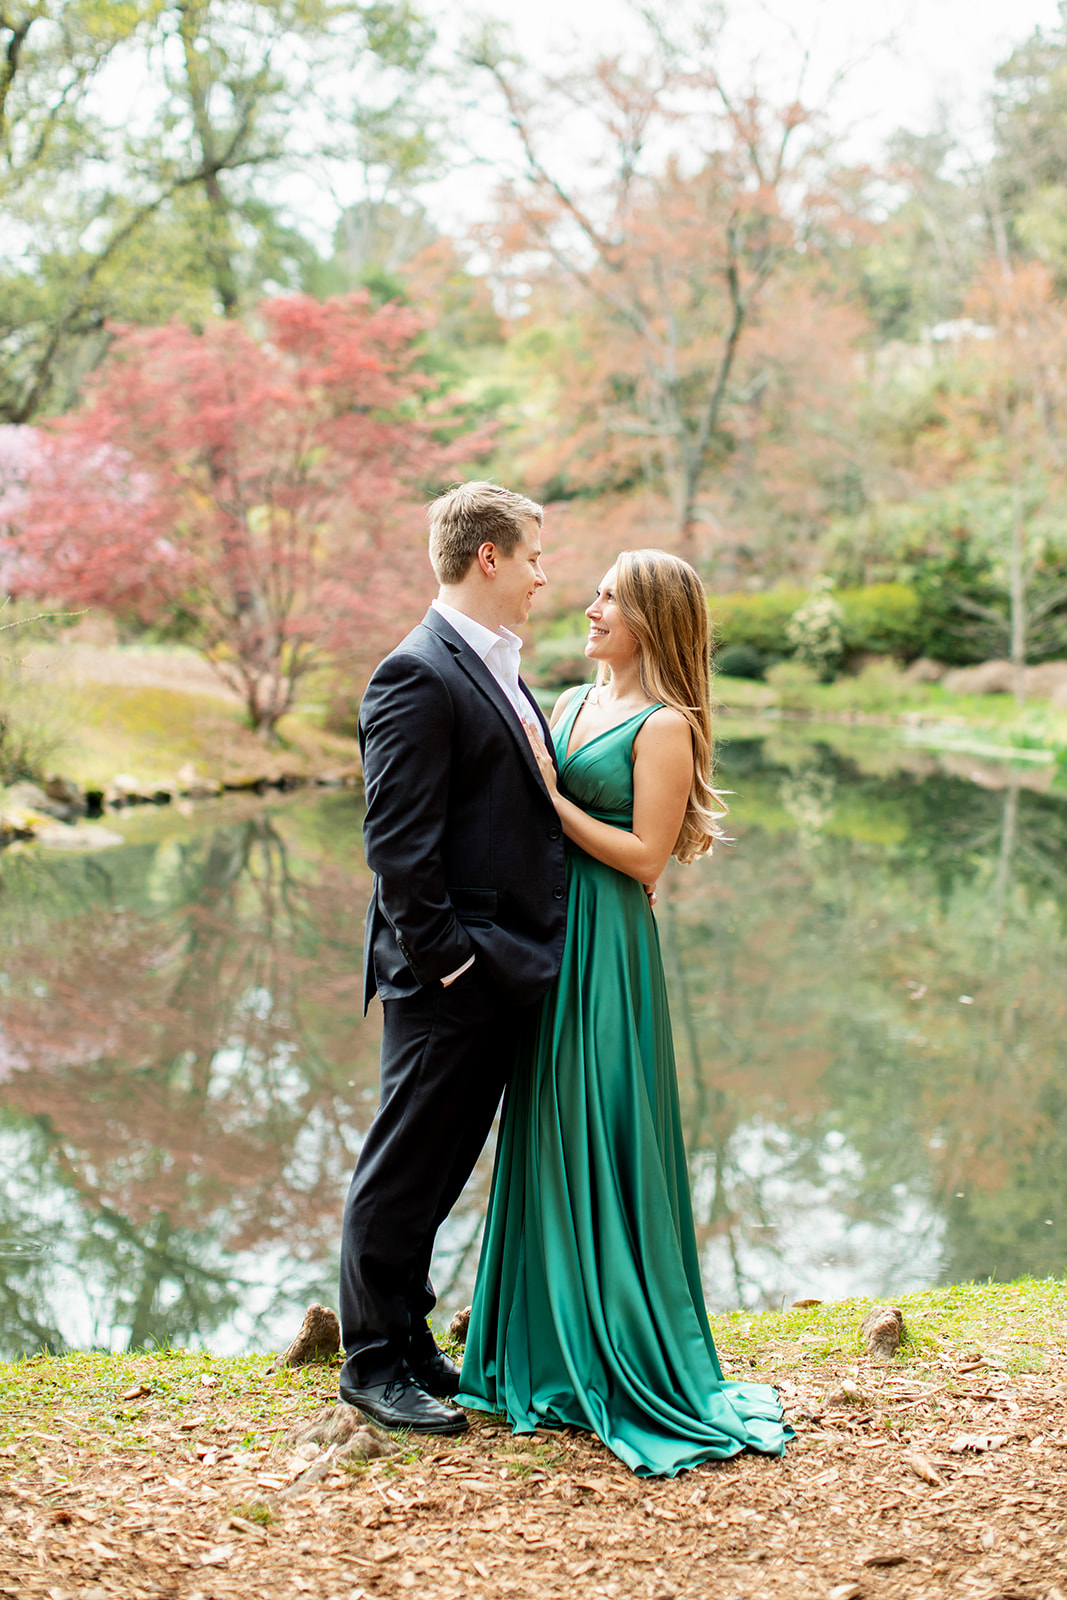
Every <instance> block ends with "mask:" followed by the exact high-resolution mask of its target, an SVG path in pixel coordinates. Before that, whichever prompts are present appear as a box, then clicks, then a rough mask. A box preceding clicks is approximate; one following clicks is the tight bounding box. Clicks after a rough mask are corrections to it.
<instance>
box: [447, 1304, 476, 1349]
mask: <svg viewBox="0 0 1067 1600" xmlns="http://www.w3.org/2000/svg"><path fill="white" fill-rule="evenodd" d="M470 1321H471V1308H470V1306H464V1307H463V1310H462V1311H457V1312H456V1314H455V1316H454V1317H453V1318H452V1321H451V1322H450V1323H449V1324H448V1336H449V1338H450V1339H455V1341H456V1343H457V1344H466V1342H467V1329H468V1328H469V1327H470Z"/></svg>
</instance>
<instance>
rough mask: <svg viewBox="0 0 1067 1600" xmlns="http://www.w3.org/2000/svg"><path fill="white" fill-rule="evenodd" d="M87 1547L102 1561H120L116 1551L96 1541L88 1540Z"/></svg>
mask: <svg viewBox="0 0 1067 1600" xmlns="http://www.w3.org/2000/svg"><path fill="white" fill-rule="evenodd" d="M85 1543H86V1547H87V1548H88V1549H90V1550H91V1551H92V1552H93V1555H94V1556H99V1557H100V1559H101V1561H118V1560H119V1555H118V1553H117V1551H115V1550H108V1549H107V1547H106V1546H105V1545H102V1544H99V1543H98V1542H97V1540H96V1539H86V1541H85Z"/></svg>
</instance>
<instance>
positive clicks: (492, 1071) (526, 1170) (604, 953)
mask: <svg viewBox="0 0 1067 1600" xmlns="http://www.w3.org/2000/svg"><path fill="white" fill-rule="evenodd" d="M542 520H543V519H542V509H541V507H540V506H539V505H536V504H535V503H534V502H533V501H531V500H527V499H525V498H524V497H523V496H521V495H518V494H513V493H512V492H510V491H509V490H507V489H503V488H501V487H499V486H498V485H496V484H491V483H466V484H463V485H461V486H460V487H459V488H456V489H453V490H451V491H450V492H449V493H448V494H446V495H444V496H442V497H441V498H440V499H439V500H437V501H435V502H434V504H433V505H432V506H431V507H430V558H431V561H432V563H433V568H434V572H435V574H436V576H437V579H438V581H439V584H440V592H439V594H438V598H437V599H436V600H435V601H434V602H433V603H432V605H431V607H430V610H429V611H428V612H427V613H426V616H425V617H424V619H423V621H422V622H421V623H420V624H419V626H418V627H416V628H415V629H414V631H413V632H412V633H410V634H409V635H408V637H407V638H406V639H405V640H403V642H402V643H401V644H399V645H398V646H397V648H396V649H395V650H394V651H393V652H392V654H391V655H389V656H388V657H387V658H386V660H385V661H383V662H382V664H381V665H380V666H379V667H378V669H377V671H376V672H375V673H374V676H373V677H372V678H371V681H370V684H369V686H368V688H367V692H366V695H365V697H364V700H363V705H362V709H361V712H360V740H361V746H362V750H363V766H364V777H365V783H366V796H367V812H366V822H365V825H364V838H365V843H366V851H367V859H368V862H369V864H370V866H371V868H372V870H373V872H374V892H373V896H372V899H371V905H370V909H369V912H368V916H367V936H366V948H365V982H364V990H365V1002H366V1003H367V1004H369V1002H370V999H371V997H372V996H373V994H374V993H375V991H376V990H377V992H378V994H379V995H380V996H381V999H382V1003H383V1009H384V1027H383V1035H382V1058H381V1103H380V1106H379V1109H378V1112H377V1114H376V1116H375V1118H374V1120H373V1122H372V1123H371V1126H370V1129H369V1130H368V1133H367V1135H366V1138H365V1140H364V1143H363V1146H362V1149H361V1151H360V1155H359V1160H358V1163H357V1166H356V1171H355V1174H354V1176H353V1179H352V1185H351V1188H350V1190H349V1195H348V1200H347V1204H346V1207H345V1218H344V1232H343V1238H342V1248H341V1296H340V1303H341V1325H342V1336H343V1339H344V1345H345V1352H346V1360H345V1365H344V1368H343V1370H342V1374H341V1388H340V1393H341V1399H342V1400H345V1401H347V1402H348V1403H349V1404H351V1405H354V1406H357V1407H358V1408H359V1409H360V1410H361V1411H362V1412H363V1413H364V1414H365V1415H366V1416H368V1417H370V1418H371V1419H372V1420H373V1421H375V1422H377V1423H379V1424H380V1425H382V1426H384V1427H387V1428H410V1429H412V1430H414V1431H415V1432H424V1433H430V1434H452V1433H459V1432H462V1431H463V1429H465V1428H466V1426H467V1422H466V1418H465V1417H464V1414H463V1412H462V1411H461V1410H459V1409H458V1407H457V1406H454V1405H450V1404H448V1403H446V1402H448V1401H450V1400H457V1401H458V1402H459V1405H462V1406H466V1407H468V1408H471V1409H476V1410H482V1411H490V1412H503V1413H505V1414H506V1415H507V1417H508V1419H509V1420H510V1422H511V1424H512V1426H513V1427H514V1429H515V1431H516V1432H519V1433H531V1432H533V1431H534V1430H535V1429H537V1428H553V1427H565V1426H575V1427H579V1428H585V1429H590V1430H592V1431H593V1432H594V1433H596V1434H597V1435H598V1436H599V1437H600V1438H601V1439H602V1440H603V1441H604V1443H605V1444H607V1445H608V1446H609V1447H610V1448H611V1449H612V1450H613V1451H614V1452H615V1454H616V1455H617V1456H619V1457H620V1459H621V1460H623V1461H625V1462H626V1463H627V1464H628V1465H629V1466H630V1467H632V1468H633V1469H634V1470H635V1471H636V1472H638V1473H642V1474H649V1473H658V1474H668V1475H673V1474H674V1473H676V1472H678V1471H679V1470H681V1469H682V1468H685V1467H692V1466H695V1465H696V1464H698V1463H699V1462H701V1461H707V1460H711V1459H717V1458H723V1457H727V1456H731V1455H734V1454H735V1453H736V1452H737V1451H739V1450H742V1449H744V1448H745V1447H749V1448H752V1449H755V1450H760V1451H764V1452H767V1453H771V1454H780V1453H781V1452H782V1450H783V1449H784V1447H785V1444H786V1442H787V1440H788V1438H789V1437H790V1430H789V1429H788V1428H787V1427H785V1426H784V1425H783V1423H782V1421H781V1410H780V1407H779V1405H778V1402H777V1398H776V1396H775V1394H774V1391H773V1390H772V1389H770V1388H768V1387H765V1386H763V1385H759V1384H740V1383H727V1382H725V1381H724V1380H723V1376H722V1370H721V1368H720V1366H719V1362H718V1358H717V1356H716V1353H715V1346H714V1344H713V1342H712V1338H711V1332H710V1329H709V1326H708V1319H707V1315H706V1312H705V1309H704V1298H703V1292H702V1288H701V1281H700V1269H699V1262H698V1257H697V1246H696V1237H695V1233H694V1228H693V1217H692V1207H691V1203H690V1197H689V1182H688V1172H687V1167H686V1160H685V1148H684V1143H683V1139H682V1131H681V1122H680V1117H679V1109H678V1093H677V1084H676V1079H675V1069H674V1052H673V1045H672V1041H671V1029H670V1018H669V1015H668V1010H667V999H666V993H665V989H664V981H663V969H662V963H661V960H660V953H659V942H658V936H657V932H656V925H655V921H654V918H653V914H652V909H651V898H652V897H651V895H650V893H649V892H646V885H648V886H651V885H653V884H654V882H655V880H656V878H657V877H658V876H659V874H660V873H661V872H662V870H663V868H664V867H665V865H666V863H667V860H668V859H669V857H670V856H671V855H676V856H677V857H678V859H679V860H681V861H692V860H694V859H695V858H696V857H697V856H699V855H701V854H703V853H705V852H706V851H708V850H709V849H710V848H711V846H712V843H713V841H714V839H715V838H716V837H717V835H718V833H719V829H718V824H717V821H716V817H717V814H718V813H719V812H720V811H721V807H720V806H719V805H718V804H717V801H716V797H715V793H714V791H713V789H712V787H711V736H710V722H711V712H710V683H709V667H708V632H707V609H706V605H705V600H704V594H703V590H702V588H701V585H700V581H699V579H698V578H697V576H696V573H695V572H693V570H692V568H691V567H689V566H688V565H687V564H686V563H685V562H683V561H681V560H679V559H678V558H677V557H674V556H670V555H667V554H665V553H663V552H661V551H649V550H645V551H634V552H628V553H624V554H623V555H620V556H619V558H618V560H617V561H616V563H615V565H614V566H613V567H612V568H611V570H610V571H609V572H608V574H607V576H606V577H605V578H604V580H603V582H602V583H601V584H600V587H599V589H598V591H597V594H596V596H595V598H594V600H593V602H592V604H591V605H590V606H589V609H588V611H587V613H586V614H587V616H588V618H589V623H590V630H589V639H588V642H587V645H586V655H587V656H588V657H589V658H590V659H591V660H592V661H594V662H595V663H596V664H597V680H596V683H595V684H594V685H592V686H584V687H580V688H578V689H575V690H572V691H569V692H567V693H565V694H563V695H561V697H560V699H559V701H558V702H557V704H556V707H555V710H554V712H553V716H552V722H551V727H550V726H549V724H548V723H546V722H545V720H544V718H543V717H542V715H541V712H540V710H539V709H538V707H537V705H536V703H535V701H534V700H533V698H532V696H531V695H530V693H529V691H528V690H527V689H526V687H525V685H524V684H523V683H522V680H521V679H520V677H519V650H520V640H519V639H518V637H517V636H516V634H515V633H514V631H513V630H514V629H515V628H517V627H520V626H521V625H522V624H523V623H524V622H525V621H526V620H527V618H528V616H529V613H530V606H531V603H532V601H533V598H534V595H535V594H536V592H537V590H538V589H539V588H541V587H542V586H543V585H544V583H545V582H546V579H545V575H544V572H543V570H542V567H541V529H542ZM505 1090H506V1097H505V1101H504V1110H503V1115H502V1120H501V1128H500V1137H499V1143H498V1148H497V1156H496V1165H495V1170H494V1173H493V1185H492V1194H491V1197H490V1202H489V1211H488V1217H487V1220H486V1225H485V1234H484V1238H483V1242H482V1253H481V1260H480V1263H479V1267H478V1277H477V1284H476V1287H475V1292H474V1303H473V1310H472V1315H471V1322H470V1328H469V1330H468V1336H467V1345H466V1352H465V1355H464V1360H463V1367H462V1371H460V1370H459V1369H458V1368H457V1367H456V1366H455V1364H454V1363H453V1362H452V1361H451V1360H450V1359H449V1358H448V1357H447V1356H446V1355H445V1354H444V1353H443V1352H441V1351H440V1350H439V1349H438V1347H437V1345H436V1343H435V1341H434V1338H433V1335H432V1333H431V1331H430V1328H429V1326H428V1324H427V1320H426V1319H427V1317H428V1316H429V1313H430V1312H431V1310H432V1309H433V1306H434V1304H435V1299H434V1292H433V1288H432V1285H431V1283H430V1277H429V1274H430V1258H431V1254H432V1251H433V1244H434V1238H435V1236H436V1233H437V1230H438V1228H439V1227H440V1225H441V1223H442V1222H443V1221H444V1219H445V1218H446V1217H447V1216H448V1214H449V1212H450V1211H451V1209H452V1207H453V1205H454V1204H455V1202H456V1200H457V1199H458V1198H459V1195H460V1192H461V1190H462V1188H463V1186H464V1184H465V1183H466V1181H467V1178H468V1177H469V1176H470V1173H471V1171H472V1169H473V1166H474V1163H475V1161H476V1160H477V1158H478V1155H479V1153H480V1151H481V1149H482V1146H483V1144H484V1143H485V1140H486V1138H487V1137H488V1134H489V1131H490V1128H491V1126H492V1122H493V1118H494V1116H495V1113H496V1108H497V1105H498V1103H499V1100H500V1096H501V1093H502V1092H503V1091H505Z"/></svg>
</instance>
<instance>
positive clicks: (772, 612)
mask: <svg viewBox="0 0 1067 1600" xmlns="http://www.w3.org/2000/svg"><path fill="white" fill-rule="evenodd" d="M806 599H807V590H806V589H767V590H765V591H764V592H763V593H761V594H723V595H712V596H711V598H710V599H709V601H708V607H709V611H710V614H711V627H712V634H713V637H714V639H715V644H716V659H717V658H718V654H719V652H721V651H723V650H725V649H727V647H728V646H730V645H739V644H744V645H748V646H749V647H750V648H751V649H753V650H758V651H760V653H761V654H762V655H764V656H779V657H781V656H788V655H792V653H793V649H792V646H791V645H790V643H789V638H788V635H787V633H786V629H787V628H788V626H789V619H790V617H791V616H792V615H793V612H794V611H796V610H797V609H798V608H799V607H800V606H802V605H803V604H804V601H805V600H806Z"/></svg>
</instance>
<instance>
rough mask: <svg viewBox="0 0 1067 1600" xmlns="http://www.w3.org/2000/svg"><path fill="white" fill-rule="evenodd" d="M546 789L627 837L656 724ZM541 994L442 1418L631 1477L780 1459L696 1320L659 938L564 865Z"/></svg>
mask: <svg viewBox="0 0 1067 1600" xmlns="http://www.w3.org/2000/svg"><path fill="white" fill-rule="evenodd" d="M583 700H584V695H582V694H581V693H578V694H575V695H574V696H573V697H572V701H571V704H570V706H569V707H568V709H567V712H566V713H565V715H564V716H563V718H562V719H561V721H560V723H559V724H558V726H557V728H556V730H555V734H554V738H555V743H556V750H557V755H558V759H559V765H560V787H561V789H562V791H563V793H564V794H566V795H567V796H568V797H569V798H570V799H572V800H574V801H576V803H577V804H578V805H580V806H582V807H583V809H584V810H586V811H588V812H590V813H591V814H592V815H593V816H595V817H598V818H600V819H601V820H602V821H604V822H609V823H612V824H613V825H614V826H616V827H619V828H627V829H629V828H631V827H632V826H633V772H632V766H633V756H632V747H633V741H634V738H635V736H636V734H637V731H638V729H639V728H640V726H641V723H642V722H643V721H644V719H645V717H646V716H648V715H650V714H651V711H652V710H654V709H655V707H649V708H648V709H647V710H645V711H642V712H639V713H638V714H637V715H636V716H634V717H632V718H630V720H629V721H627V722H623V723H621V724H619V725H618V726H617V727H615V728H611V729H609V730H608V731H607V732H606V733H603V734H601V735H599V736H598V737H596V738H593V739H590V740H589V741H588V742H587V743H585V744H583V745H581V746H579V748H578V749H577V750H576V751H575V752H574V754H573V755H572V756H570V758H569V759H568V758H567V756H566V751H567V745H568V741H569V739H570V733H571V728H572V726H573V724H574V720H575V718H576V717H577V714H578V710H579V707H580V705H581V703H582V701H583ZM567 880H568V882H567V892H568V916H569V921H568V932H567V942H566V947H565V950H564V954H563V965H562V969H561V971H560V975H559V979H558V981H557V982H556V984H555V985H554V987H553V988H552V989H551V990H550V991H549V993H548V995H547V996H546V997H545V999H544V1001H543V1002H542V1004H541V1008H540V1012H539V1015H538V1018H537V1022H536V1026H535V1028H533V1029H532V1030H531V1033H530V1037H529V1038H528V1039H527V1040H526V1042H525V1043H524V1045H523V1046H522V1048H521V1050H520V1054H519V1059H518V1063H517V1066H516V1070H515V1074H514V1077H513V1078H512V1081H511V1085H510V1087H509V1090H508V1094H507V1098H506V1100H505V1104H504V1112H503V1118H502V1123H501V1129H500V1140H499V1144H498V1147H497V1156H496V1166H495V1169H494V1172H493V1187H492V1194H491V1197H490V1201H489V1211H488V1216H487V1219H486V1225H485V1234H484V1237H483V1241H482V1253H481V1260H480V1262H479V1265H478V1279H477V1284H476V1286H475V1291H474V1305H473V1310H472V1313H471V1321H470V1328H469V1331H468V1334H467V1346H466V1351H465V1354H464V1359H463V1372H462V1387H461V1390H460V1394H459V1396H458V1401H459V1404H460V1405H464V1406H469V1407H472V1408H474V1409H480V1410H488V1411H494V1412H504V1413H506V1415H507V1417H508V1418H509V1420H510V1422H511V1424H512V1426H513V1428H514V1430H515V1432H516V1433H531V1432H533V1431H534V1430H535V1429H536V1428H539V1427H560V1426H565V1425H573V1426H575V1427H579V1428H588V1429H591V1430H592V1431H593V1432H594V1433H596V1434H598V1435H599V1437H600V1438H601V1439H602V1440H603V1441H604V1443H605V1444H606V1445H608V1446H610V1448H611V1449H612V1450H613V1451H614V1452H615V1454H616V1455H617V1456H619V1458H620V1459H621V1460H623V1461H625V1462H626V1463H627V1465H628V1466H630V1467H632V1468H633V1469H634V1471H636V1472H638V1473H640V1474H668V1475H670V1476H673V1475H674V1474H675V1473H676V1472H678V1471H680V1470H681V1469H682V1468H684V1467H692V1466H696V1465H697V1464H698V1463H699V1462H701V1461H708V1460H713V1459H721V1458H723V1457H726V1456H732V1455H735V1454H736V1453H737V1452H738V1451H739V1450H742V1449H744V1448H745V1447H746V1446H748V1447H750V1448H752V1449H754V1450H761V1451H765V1452H768V1453H770V1454H781V1453H782V1451H783V1450H784V1448H785V1445H786V1443H787V1441H788V1440H789V1439H790V1438H791V1437H792V1430H791V1429H789V1428H788V1427H786V1426H784V1425H783V1423H782V1421H781V1416H782V1413H781V1407H780V1406H779V1404H778V1400H777V1397H776V1395H775V1392H774V1390H773V1389H771V1388H769V1387H767V1386H766V1385H763V1384H754V1383H726V1382H724V1380H723V1376H722V1369H721V1367H720V1366H719V1361H718V1357H717V1356H716V1354H715V1345H714V1343H713V1341H712V1337H711V1330H710V1328H709V1327H708V1319H707V1315H706V1312H705V1308H704V1296H703V1291H702V1289H701V1283H700V1267H699V1261H698V1257H697V1245H696V1235H695V1232H694V1228H693V1212H692V1205H691V1202H690V1197H689V1175H688V1170H687V1167H686V1159H685V1147H684V1143H683V1139H682V1129H681V1119H680V1115H679V1107H678V1089H677V1083H676V1079H675V1068H674V1047H673V1044H672V1040H671V1024H670V1016H669V1013H668V1010H667V995H666V990H665V987H664V981H663V965H662V961H661V958H660V950H659V937H658V934H657V931H656V924H655V921H654V919H653V916H652V912H651V909H650V907H649V904H648V899H647V897H646V895H645V892H644V890H643V889H642V887H641V885H640V884H639V883H637V882H636V881H635V880H634V879H632V878H627V877H625V876H624V875H623V874H622V873H621V872H616V871H615V870H614V869H613V868H611V867H607V866H604V865H603V864H602V863H601V862H599V861H595V860H594V859H593V858H592V857H591V856H588V855H586V854H585V852H584V851H582V850H580V849H577V848H576V847H574V846H571V847H569V851H568V864H567Z"/></svg>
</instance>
